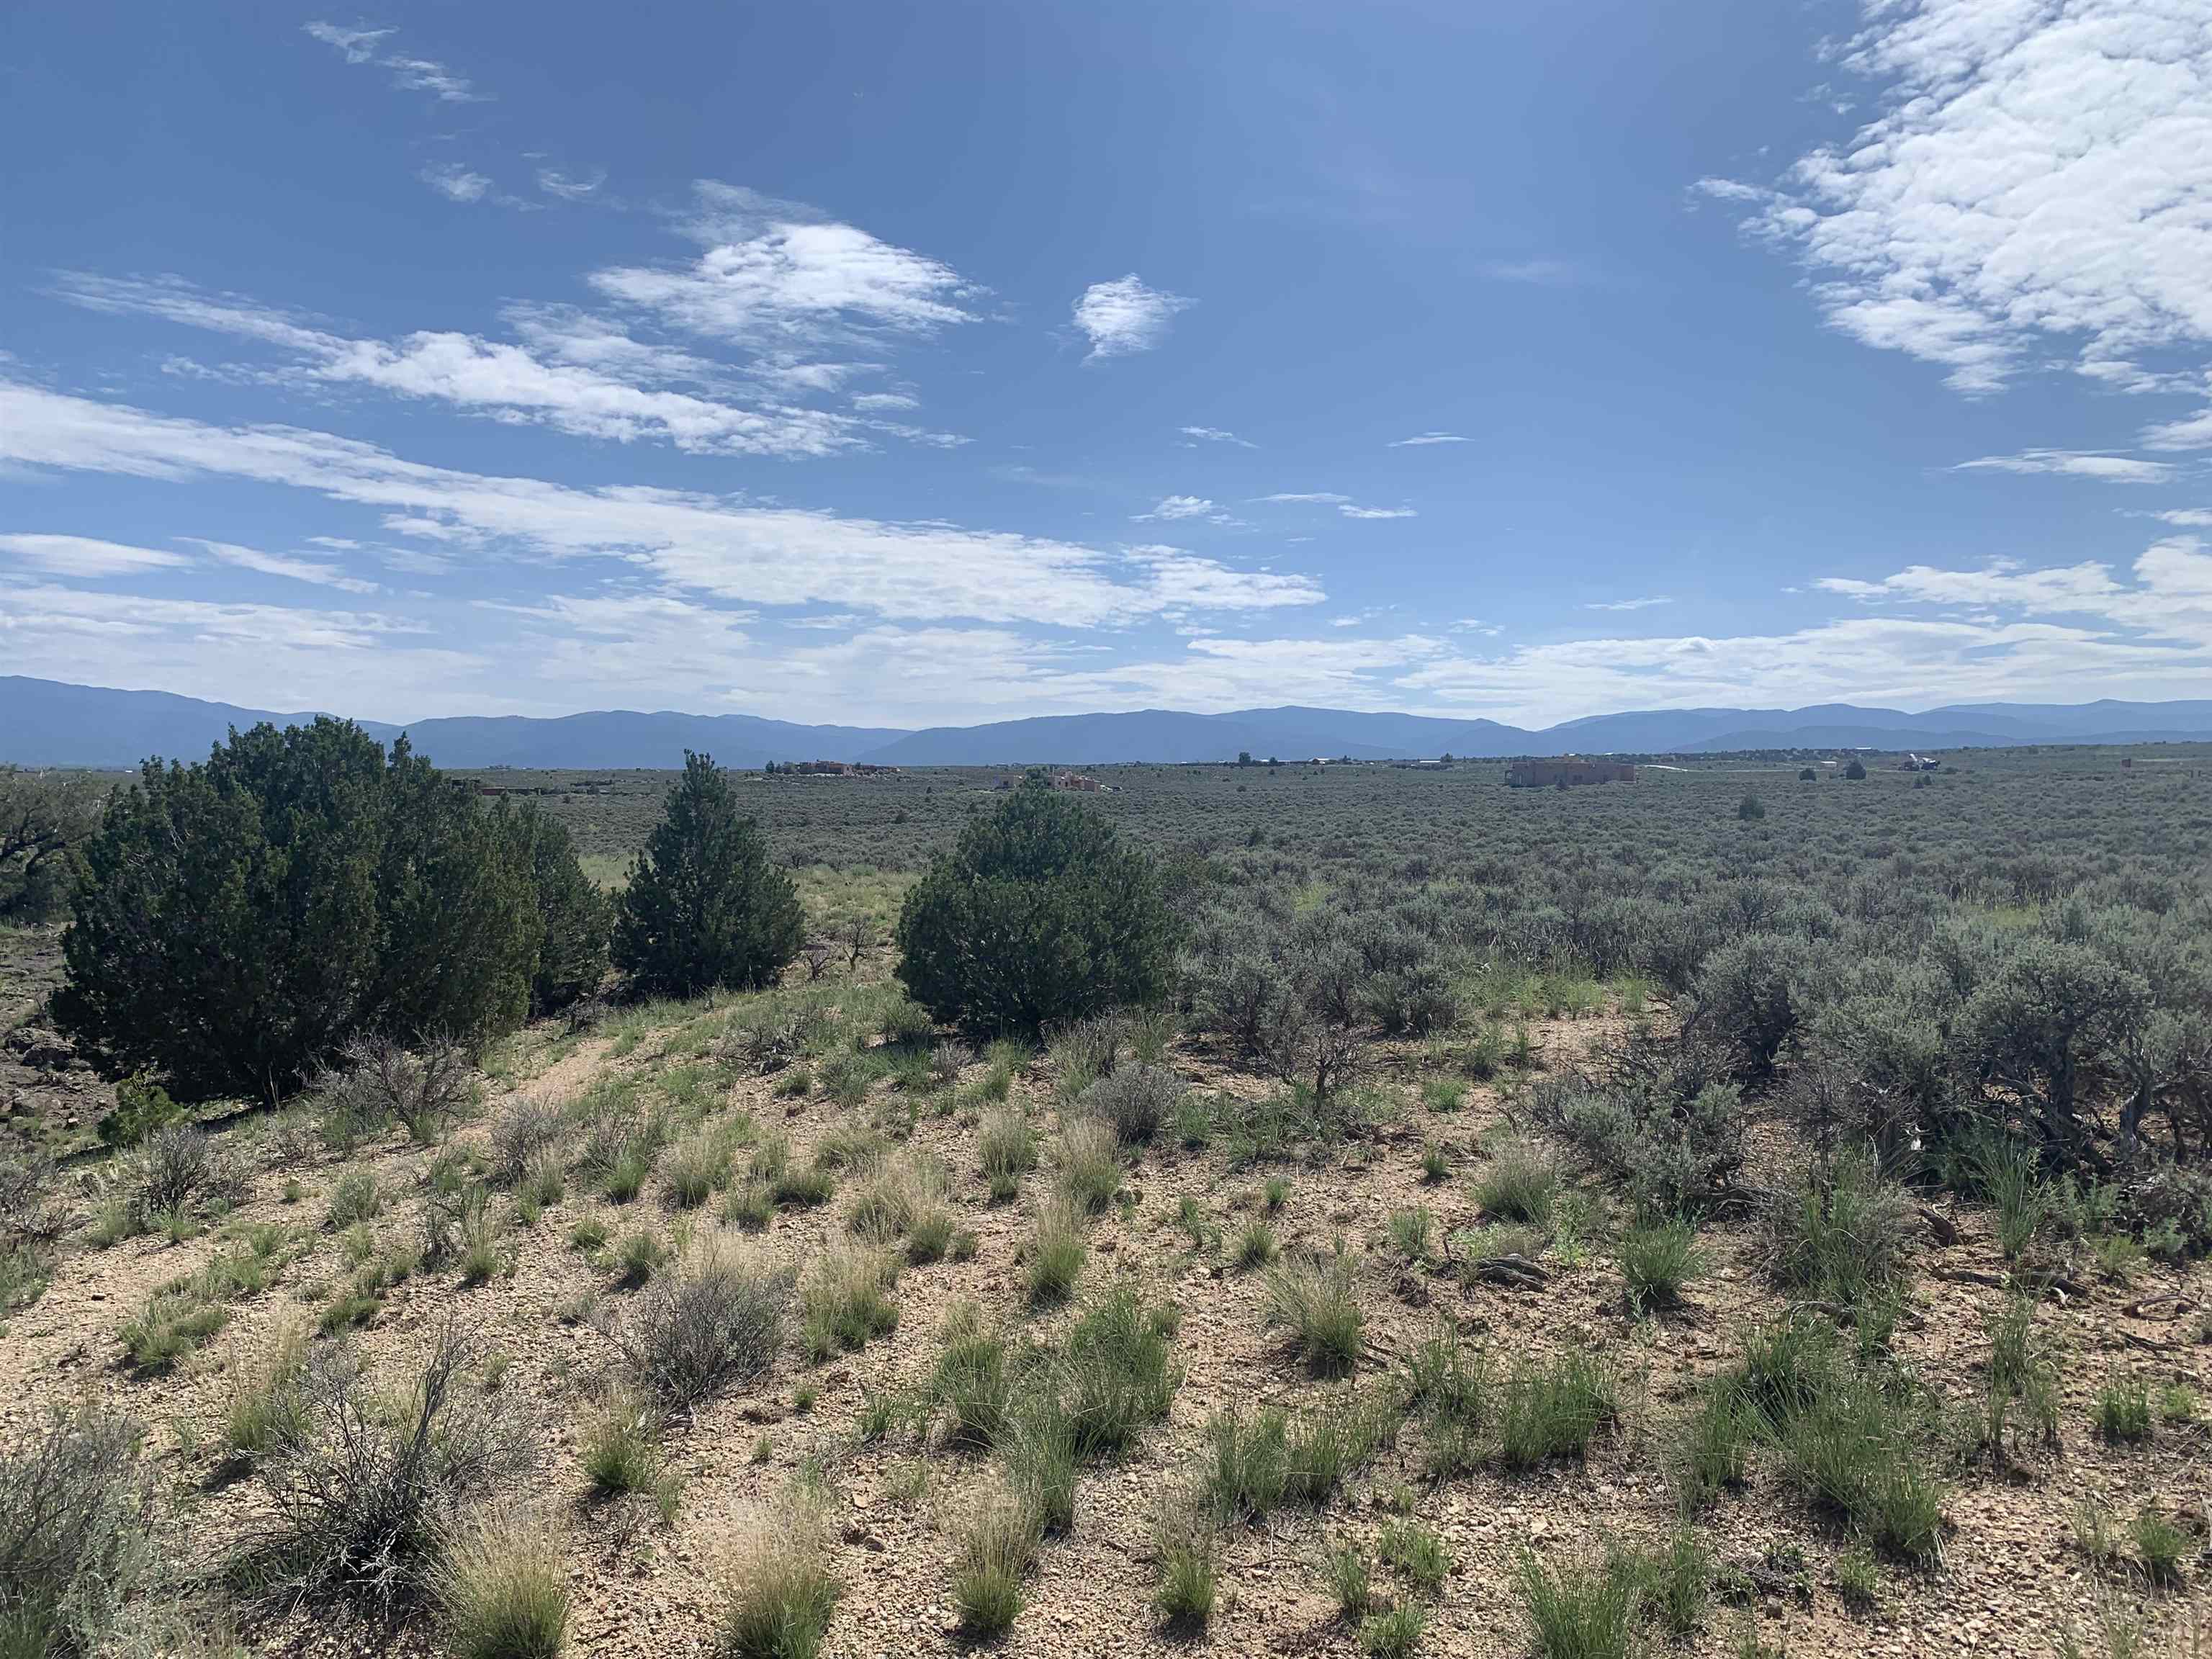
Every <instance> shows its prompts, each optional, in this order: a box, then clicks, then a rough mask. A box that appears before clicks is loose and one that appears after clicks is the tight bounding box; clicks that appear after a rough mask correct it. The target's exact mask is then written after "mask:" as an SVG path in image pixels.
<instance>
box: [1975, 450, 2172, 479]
mask: <svg viewBox="0 0 2212 1659" xmlns="http://www.w3.org/2000/svg"><path fill="white" fill-rule="evenodd" d="M1976 469H1981V470H1984V471H1996V472H2051V473H2057V474H2059V475H2061V476H2063V477H2070V478H2094V479H2097V480H2099V481H2100V482H2101V483H2153V484H2154V483H2166V482H2167V481H2169V480H2170V479H2171V478H2172V477H2173V468H2172V466H2171V465H2168V464H2167V463H2166V462H2165V461H2144V460H2137V459H2135V458H2134V457H2133V456H2130V455H2100V454H2097V453H2093V452H2090V451H2085V450H2075V449H2028V450H2023V451H2021V453H2019V454H2017V455H1984V456H1983V457H1982V458H1981V459H1979V460H1974V461H1961V462H1960V463H1959V465H1958V466H1957V468H1956V469H1954V470H1955V471H1962V472H1963V471H1974V470H1976Z"/></svg>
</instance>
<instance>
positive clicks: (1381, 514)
mask: <svg viewBox="0 0 2212 1659" xmlns="http://www.w3.org/2000/svg"><path fill="white" fill-rule="evenodd" d="M1253 499H1254V500H1255V501H1266V502H1268V503H1270V504H1273V505H1275V506H1290V507H1300V506H1303V507H1334V508H1335V509H1336V510H1337V512H1338V513H1340V514H1342V515H1343V516H1344V517H1345V518H1347V519H1415V518H1419V516H1420V513H1419V510H1418V509H1417V508H1414V507H1362V506H1361V505H1360V504H1359V503H1358V502H1357V501H1353V500H1352V497H1351V496H1349V495H1339V494H1338V493H1337V492H1336V491H1334V490H1333V489H1282V490H1278V491H1276V492H1275V494H1273V495H1255V497H1253Z"/></svg>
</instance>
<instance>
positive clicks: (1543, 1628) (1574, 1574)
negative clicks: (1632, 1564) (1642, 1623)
mask: <svg viewBox="0 0 2212 1659" xmlns="http://www.w3.org/2000/svg"><path fill="white" fill-rule="evenodd" d="M1519 1578H1520V1588H1521V1600H1522V1604H1523V1606H1524V1607H1526V1608H1527V1609H1528V1630H1529V1635H1530V1638H1532V1640H1533V1643H1534V1647H1535V1650H1536V1652H1537V1653H1538V1654H1539V1655H1540V1656H1541V1659H1627V1656H1628V1654H1629V1653H1630V1651H1631V1644H1632V1642H1633V1640H1634V1638H1635V1634H1636V1590H1635V1587H1634V1585H1633V1584H1632V1583H1631V1581H1630V1579H1629V1577H1628V1576H1627V1575H1626V1574H1625V1573H1622V1572H1620V1571H1616V1570H1615V1569H1614V1568H1613V1566H1612V1565H1611V1564H1599V1565H1562V1566H1560V1567H1559V1570H1558V1571H1556V1572H1554V1571H1550V1570H1549V1569H1547V1568H1546V1567H1545V1565H1544V1564H1543V1563H1542V1562H1541V1561H1540V1560H1538V1559H1536V1558H1535V1557H1534V1555H1528V1554H1524V1555H1522V1558H1521V1566H1520V1571H1519Z"/></svg>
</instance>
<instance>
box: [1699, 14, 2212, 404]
mask: <svg viewBox="0 0 2212 1659" xmlns="http://www.w3.org/2000/svg"><path fill="white" fill-rule="evenodd" d="M1863 12H1864V18H1865V23H1864V27H1863V31H1862V32H1861V33H1859V34H1858V36H1857V38H1856V39H1854V40H1852V41H1851V42H1850V46H1849V47H1848V49H1847V56H1846V57H1845V60H1844V61H1845V63H1846V64H1848V65H1849V67H1850V68H1851V69H1853V70H1857V71H1858V72H1859V73H1861V74H1863V75H1865V76H1869V77H1871V78H1872V79H1874V80H1875V82H1877V83H1878V84H1879V88H1880V105H1879V106H1880V111H1881V112H1880V114H1879V115H1878V116H1877V117H1876V118H1875V119H1874V120H1873V121H1871V122H1869V124H1868V125H1865V126H1863V127H1862V128H1861V129H1859V131H1857V133H1856V134H1855V135H1854V136H1853V137H1851V139H1850V141H1849V142H1848V143H1843V144H1838V145H1834V146H1830V147H1825V148H1822V149H1815V150H1814V151H1812V152H1811V153H1809V154H1808V155H1806V156H1804V157H1803V158H1802V160H1801V161H1798V162H1797V163H1796V166H1795V167H1792V168H1791V169H1790V172H1789V173H1787V174H1786V175H1785V177H1784V180H1783V182H1782V185H1781V188H1780V189H1778V190H1777V191H1771V192H1769V191H1761V190H1759V188H1758V187H1756V186H1754V185H1743V184H1739V183H1735V182H1734V181H1729V180H1711V179H1709V180H1705V181H1704V182H1703V184H1702V185H1701V186H1700V187H1701V189H1702V190H1703V191H1704V193H1705V194H1706V195H1708V196H1711V197H1718V198H1720V199H1724V200H1730V201H1735V202H1739V203H1744V204H1749V205H1751V206H1752V207H1753V213H1752V216H1751V217H1750V218H1749V219H1748V220H1747V221H1746V223H1747V227H1748V228H1750V229H1751V230H1752V231H1753V232H1754V233H1755V234H1759V235H1760V236H1762V237H1765V238H1767V239H1770V240H1774V241H1776V242H1778V243H1781V244H1783V245H1785V246H1789V247H1790V248H1793V249H1794V250H1796V252H1797V253H1798V254H1799V255H1800V257H1802V259H1803V260H1804V262H1805V263H1806V264H1808V266H1810V267H1811V268H1812V269H1813V270H1814V271H1815V272H1816V273H1819V274H1820V281H1819V283H1818V284H1817V286H1816V287H1815V289H1814V294H1815V296H1816V298H1817V300H1818V301H1819V303H1820V307H1821V308H1822V310H1823V311H1824V312H1825V313H1826V315H1827V317H1828V319H1829V320H1830V322H1831V323H1832V324H1833V325H1835V326H1836V327H1838V328H1840V329H1842V330H1844V331H1845V332H1847V333H1849V334H1850V335H1852V336H1853V337H1857V338H1858V339H1860V340H1863V341H1864V342H1865V343H1868V344H1869V345H1875V346H1879V347H1882V348H1885V349H1894V350H1900V351H1905V352H1908V353H1910V354H1911V355H1912V356H1916V357H1919V358H1922V359H1923V360H1925V361H1928V362H1935V363H1939V364H1942V365H1943V366H1944V367H1945V368H1948V370H1949V371H1950V380H1951V383H1952V384H1953V385H1954V386H1957V387H1959V388H1960V389H1961V390H1964V391H1966V392H1990V391H1992V390H1994V389H1996V387H1998V386H2002V385H2003V384H2004V383H2005V381H2006V380H2008V378H2010V377H2011V376H2013V375H2015V374H2018V373H2020V372H2021V371H2022V370H2023V369H2025V368H2029V367H2031V366H2033V365H2035V364H2036V363H2038V362H2039V361H2041V360H2044V359H2045V358H2046V356H2049V355H2050V354H2051V349H2052V348H2060V349H2064V350H2066V351H2069V352H2071V353H2072V354H2073V355H2074V357H2075V362H2077V363H2078V364H2080V365H2083V366H2086V367H2087V368H2089V369H2090V371H2091V372H2092V373H2093V374H2097V375H2098V376H2099V377H2100V378H2104V379H2108V380H2115V381H2117V382H2119V383H2126V381H2127V380H2129V378H2130V374H2131V373H2132V371H2133V369H2134V368H2135V367H2136V364H2135V360H2136V358H2137V357H2138V356H2140V355H2141V354H2142V353H2145V352H2150V351H2157V350H2160V349H2169V348H2174V347H2197V346H2201V345H2203V343H2205V342H2206V341H2207V340H2208V339H2212V218H2208V217H2207V216H2206V215H2205V213H2204V211H2203V204H2204V202H2205V200H2206V199H2207V197H2208V195H2212V143H2207V142H2206V137H2205V125H2204V122H2205V116H2204V112H2205V110H2206V109H2207V108H2208V107H2212V28H2208V27H2206V23H2207V19H2206V16H2205V14H2204V10H2203V5H2202V4H2201V3H2197V0H2066V3H2063V4H2061V3H2053V0H1917V3H1900V0H1863Z"/></svg>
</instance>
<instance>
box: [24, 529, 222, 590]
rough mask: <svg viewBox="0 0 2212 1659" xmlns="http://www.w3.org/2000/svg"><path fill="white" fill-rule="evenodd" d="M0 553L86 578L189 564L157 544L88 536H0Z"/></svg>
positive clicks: (178, 555) (132, 573)
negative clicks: (155, 545) (149, 544)
mask: <svg viewBox="0 0 2212 1659" xmlns="http://www.w3.org/2000/svg"><path fill="white" fill-rule="evenodd" d="M0 553H8V554H10V555H13V556H14V557H15V562H17V563H19V564H27V565H35V566H36V567H38V568H40V569H41V570H50V571H52V572H53V573H54V574H56V575H58V576H76V577H79V578H87V579H91V578H98V577H101V576H125V575H136V574H138V573H139V572H141V571H145V570H173V569H176V568H179V567H181V566H185V565H189V564H191V558H190V557H189V556H187V555H185V554H182V553H172V552H168V551H167V550H163V549H161V548H158V547H132V546H130V545H127V544H124V543H121V542H103V541H96V540H94V539H93V538H90V537H88V536H44V535H36V534H29V533H16V534H11V535H5V536H0Z"/></svg>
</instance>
